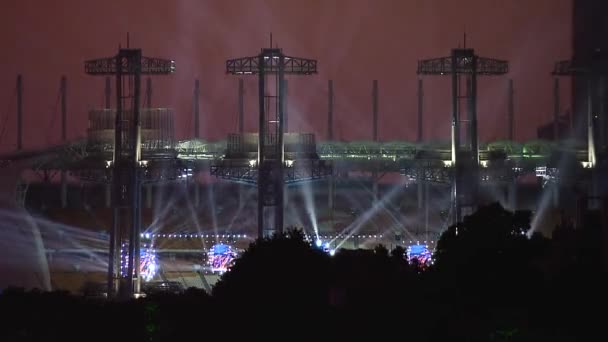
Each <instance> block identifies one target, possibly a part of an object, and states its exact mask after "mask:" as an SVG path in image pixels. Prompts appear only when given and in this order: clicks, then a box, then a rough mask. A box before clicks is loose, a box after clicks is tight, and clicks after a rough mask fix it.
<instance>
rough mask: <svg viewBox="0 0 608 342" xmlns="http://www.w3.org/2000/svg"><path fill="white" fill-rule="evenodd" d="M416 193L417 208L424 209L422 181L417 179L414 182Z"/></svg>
mask: <svg viewBox="0 0 608 342" xmlns="http://www.w3.org/2000/svg"><path fill="white" fill-rule="evenodd" d="M416 187H417V193H418V210H421V209H424V182H423V181H421V180H419V181H417V182H416Z"/></svg>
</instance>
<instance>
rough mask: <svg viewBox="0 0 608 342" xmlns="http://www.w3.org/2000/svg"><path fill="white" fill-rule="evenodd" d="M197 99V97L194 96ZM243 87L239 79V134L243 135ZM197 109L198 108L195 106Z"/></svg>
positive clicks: (241, 80)
mask: <svg viewBox="0 0 608 342" xmlns="http://www.w3.org/2000/svg"><path fill="white" fill-rule="evenodd" d="M195 96H196V95H195ZM196 98H198V96H196ZM244 98H245V85H244V82H243V79H242V78H240V79H239V94H238V115H239V120H238V121H239V134H244V133H245V105H244V103H245V102H244ZM197 107H198V106H197Z"/></svg>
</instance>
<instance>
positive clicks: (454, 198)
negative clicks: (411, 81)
mask: <svg viewBox="0 0 608 342" xmlns="http://www.w3.org/2000/svg"><path fill="white" fill-rule="evenodd" d="M451 59H452V65H457V64H458V59H457V56H456V55H455V53H454V52H452V58H451ZM458 97H459V94H458V73H457V70H456V68H452V167H453V168H454V169H455V172H454V177H453V179H452V189H451V192H450V196H451V203H452V210H451V212H452V222H451V224H456V223H458V222H459V221H460V203H459V199H458V191H459V189H458V182H459V180H460V172H459V171H458V170H459V168H458V164H457V163H458V159H457V156H458V151H459V150H460V122H459V115H458V114H459V113H458V112H459V103H458Z"/></svg>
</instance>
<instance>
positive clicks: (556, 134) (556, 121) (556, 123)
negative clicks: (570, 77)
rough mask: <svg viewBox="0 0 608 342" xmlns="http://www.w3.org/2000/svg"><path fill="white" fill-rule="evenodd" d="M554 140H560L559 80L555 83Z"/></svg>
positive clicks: (556, 79)
mask: <svg viewBox="0 0 608 342" xmlns="http://www.w3.org/2000/svg"><path fill="white" fill-rule="evenodd" d="M553 140H555V141H557V140H559V78H557V77H556V78H555V80H554V81H553Z"/></svg>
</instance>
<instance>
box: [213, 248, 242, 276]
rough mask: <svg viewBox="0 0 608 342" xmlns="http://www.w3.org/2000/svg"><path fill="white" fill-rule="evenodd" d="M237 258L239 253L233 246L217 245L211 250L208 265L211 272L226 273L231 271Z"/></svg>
mask: <svg viewBox="0 0 608 342" xmlns="http://www.w3.org/2000/svg"><path fill="white" fill-rule="evenodd" d="M237 256H238V255H237V252H236V251H235V250H234V249H233V248H232V246H230V245H226V244H221V243H220V244H216V245H213V246H212V247H211V248H210V249H209V253H208V254H207V264H208V265H209V268H210V269H211V272H218V273H224V272H226V271H228V270H230V267H232V264H233V263H234V260H235V259H236V258H237Z"/></svg>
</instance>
